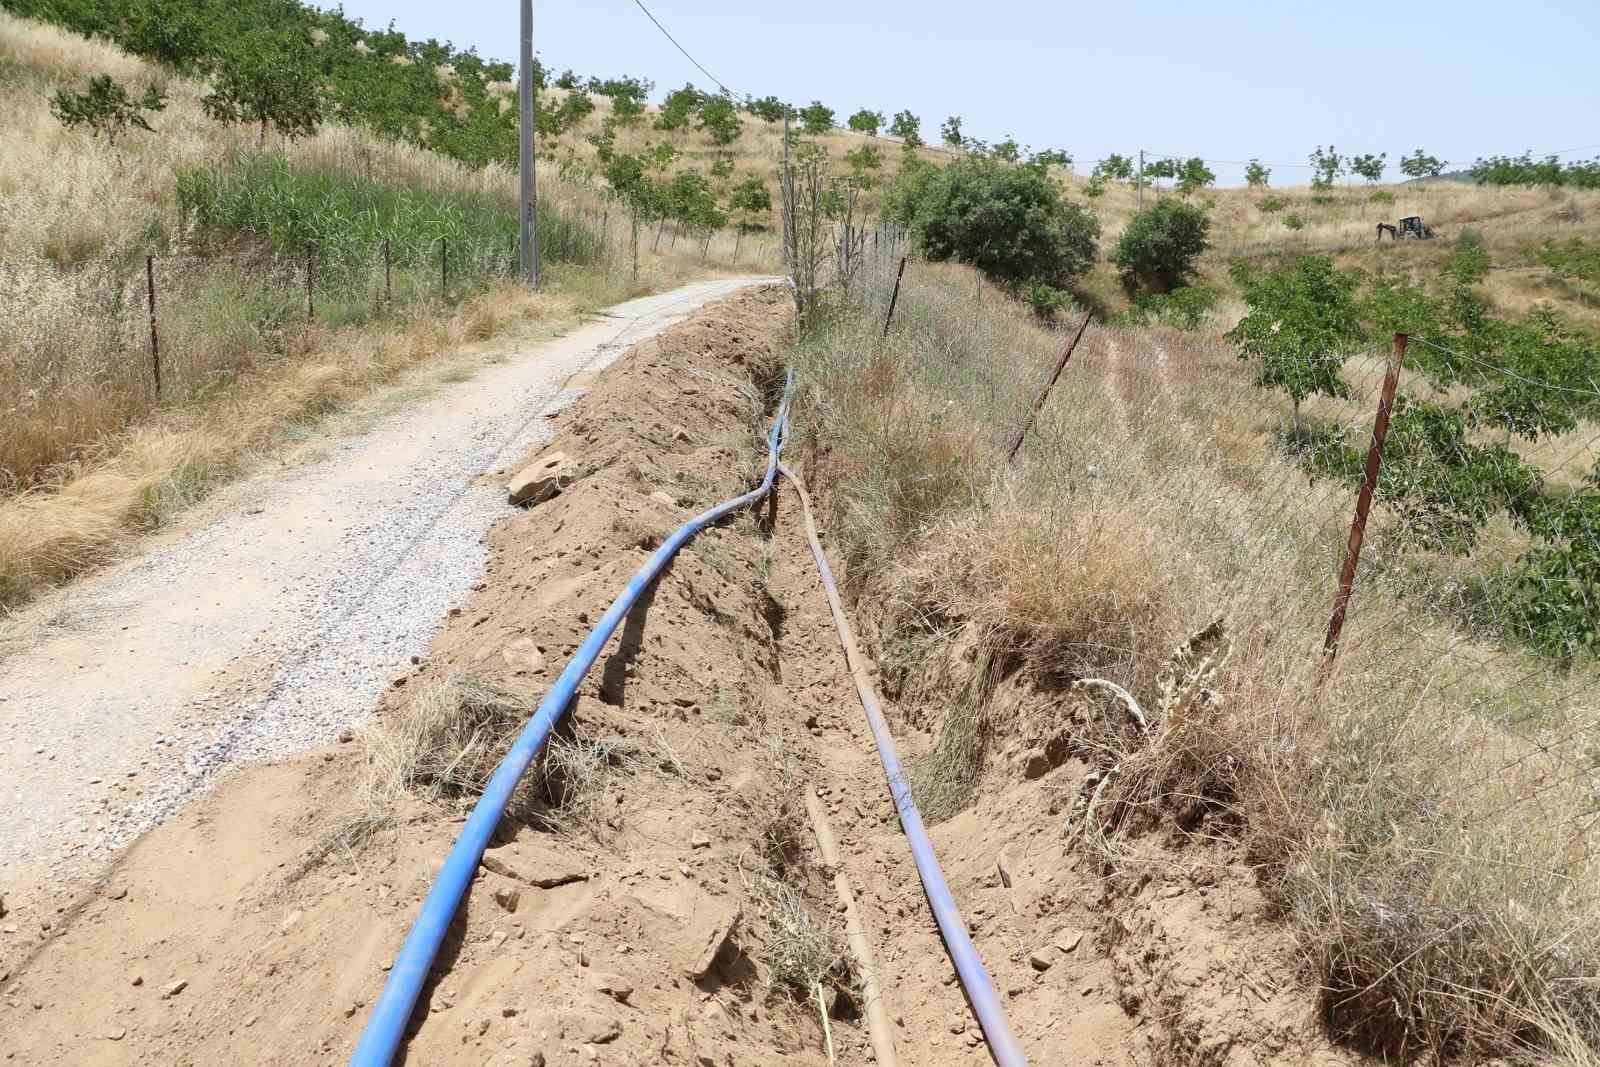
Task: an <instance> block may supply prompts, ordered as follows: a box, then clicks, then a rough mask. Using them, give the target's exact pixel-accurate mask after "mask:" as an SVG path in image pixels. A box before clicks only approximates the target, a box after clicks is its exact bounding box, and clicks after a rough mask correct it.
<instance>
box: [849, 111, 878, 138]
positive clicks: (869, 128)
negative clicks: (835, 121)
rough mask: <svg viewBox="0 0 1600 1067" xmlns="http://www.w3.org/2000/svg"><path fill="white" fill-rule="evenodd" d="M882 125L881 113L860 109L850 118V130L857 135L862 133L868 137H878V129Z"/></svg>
mask: <svg viewBox="0 0 1600 1067" xmlns="http://www.w3.org/2000/svg"><path fill="white" fill-rule="evenodd" d="M882 125H883V112H881V111H868V110H867V109H866V108H862V109H861V110H860V111H857V112H856V113H855V114H854V115H851V116H850V128H851V129H852V130H855V131H856V132H857V133H864V134H866V135H867V136H868V137H876V136H878V129H879V127H881V126H882Z"/></svg>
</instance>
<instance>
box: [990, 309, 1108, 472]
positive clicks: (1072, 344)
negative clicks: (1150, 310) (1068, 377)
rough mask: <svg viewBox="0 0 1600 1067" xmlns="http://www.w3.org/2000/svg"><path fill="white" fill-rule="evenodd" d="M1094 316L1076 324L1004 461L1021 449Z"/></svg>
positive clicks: (1085, 316)
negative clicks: (1076, 330)
mask: <svg viewBox="0 0 1600 1067" xmlns="http://www.w3.org/2000/svg"><path fill="white" fill-rule="evenodd" d="M1092 318H1094V312H1092V311H1090V312H1087V313H1085V314H1084V316H1083V321H1082V322H1081V323H1079V324H1078V332H1077V333H1075V334H1073V335H1072V340H1070V341H1068V342H1067V344H1066V347H1065V348H1063V349H1062V350H1061V355H1060V357H1059V358H1058V359H1057V360H1056V366H1055V370H1053V371H1051V372H1050V380H1049V381H1047V382H1045V383H1044V388H1043V389H1041V390H1040V391H1039V398H1038V399H1037V400H1035V401H1034V402H1033V407H1032V408H1030V409H1029V411H1028V417H1027V418H1026V419H1024V420H1023V422H1022V425H1021V426H1018V427H1017V432H1016V433H1015V434H1014V435H1012V438H1011V444H1010V446H1009V447H1008V448H1007V449H1006V462H1007V463H1010V462H1012V461H1013V460H1015V459H1016V458H1017V453H1018V452H1019V451H1021V449H1022V439H1023V438H1024V437H1026V436H1027V434H1028V427H1030V426H1032V425H1033V420H1034V419H1036V418H1038V416H1039V412H1040V411H1042V410H1043V409H1044V402H1045V401H1046V400H1049V399H1050V390H1052V389H1054V388H1055V387H1056V379H1058V378H1060V377H1061V372H1062V371H1063V370H1065V369H1066V367H1067V360H1069V359H1071V358H1072V350H1073V349H1074V348H1077V347H1078V342H1079V341H1080V340H1082V339H1083V332H1084V331H1085V330H1087V329H1088V328H1089V320H1090V319H1092Z"/></svg>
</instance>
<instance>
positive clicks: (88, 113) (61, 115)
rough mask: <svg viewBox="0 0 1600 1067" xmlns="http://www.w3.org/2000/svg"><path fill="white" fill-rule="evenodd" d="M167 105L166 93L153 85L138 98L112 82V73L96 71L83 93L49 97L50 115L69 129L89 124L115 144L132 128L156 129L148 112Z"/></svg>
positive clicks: (58, 94) (57, 94) (95, 134)
mask: <svg viewBox="0 0 1600 1067" xmlns="http://www.w3.org/2000/svg"><path fill="white" fill-rule="evenodd" d="M166 106H167V95H166V92H165V91H164V90H162V89H159V88H157V87H156V86H154V85H152V86H149V87H148V88H146V89H145V91H144V95H143V96H141V97H138V98H137V99H136V98H134V97H132V96H129V95H128V90H126V89H124V88H123V87H122V86H120V85H118V84H117V83H116V82H115V81H113V80H112V78H111V75H109V74H96V75H94V76H93V77H91V78H90V79H89V86H88V88H87V89H85V90H84V91H83V92H81V93H74V92H69V91H68V90H66V89H58V90H56V94H55V96H53V97H51V99H50V114H52V115H54V116H55V117H56V119H57V120H58V121H59V122H60V123H61V125H63V126H65V127H67V128H68V129H71V128H72V127H74V126H79V125H83V126H88V127H89V129H90V130H92V131H93V132H94V136H96V137H99V136H100V135H101V134H102V133H103V134H105V135H106V143H107V144H113V145H114V144H116V143H117V138H118V137H120V136H122V134H123V133H124V132H126V131H127V129H128V128H129V127H132V128H134V129H138V130H144V131H145V132H146V133H151V132H153V130H152V128H151V126H150V122H149V120H148V119H146V118H145V112H147V111H148V112H156V111H164V110H166Z"/></svg>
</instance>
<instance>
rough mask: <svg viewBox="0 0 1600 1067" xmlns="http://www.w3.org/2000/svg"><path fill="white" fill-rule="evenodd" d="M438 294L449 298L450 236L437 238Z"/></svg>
mask: <svg viewBox="0 0 1600 1067" xmlns="http://www.w3.org/2000/svg"><path fill="white" fill-rule="evenodd" d="M439 295H440V296H442V297H444V298H445V299H446V300H448V299H450V238H448V237H441V238H439Z"/></svg>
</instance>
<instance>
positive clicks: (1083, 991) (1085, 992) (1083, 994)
mask: <svg viewBox="0 0 1600 1067" xmlns="http://www.w3.org/2000/svg"><path fill="white" fill-rule="evenodd" d="M1093 992H1094V983H1093V982H1091V983H1089V984H1088V985H1086V986H1084V987H1083V988H1082V989H1080V990H1078V995H1079V996H1080V997H1086V996H1088V995H1089V994H1091V993H1093Z"/></svg>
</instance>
